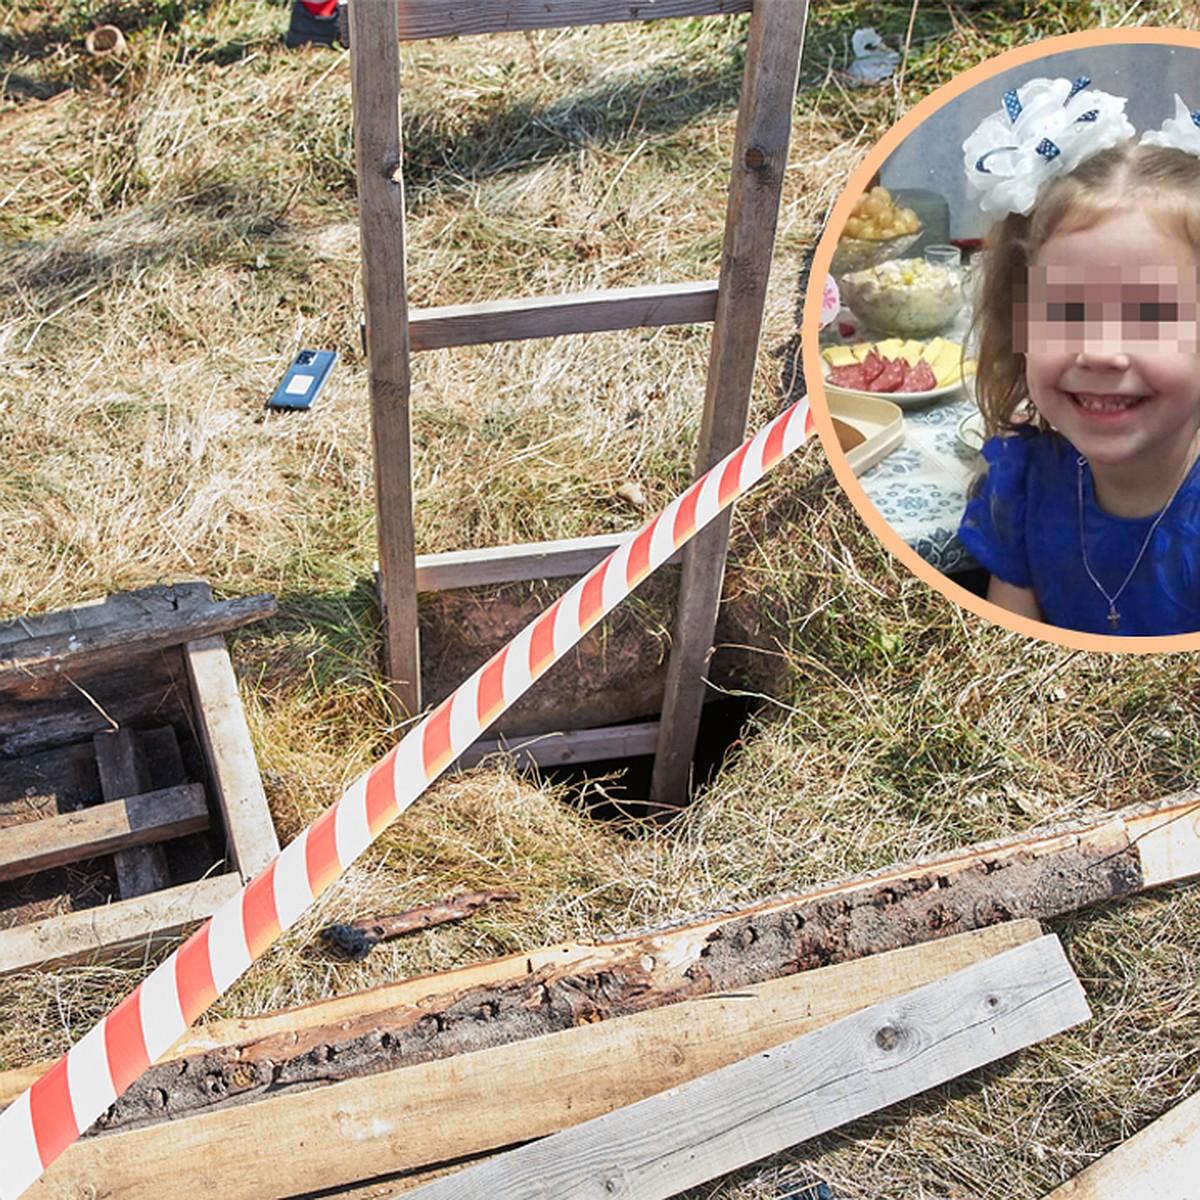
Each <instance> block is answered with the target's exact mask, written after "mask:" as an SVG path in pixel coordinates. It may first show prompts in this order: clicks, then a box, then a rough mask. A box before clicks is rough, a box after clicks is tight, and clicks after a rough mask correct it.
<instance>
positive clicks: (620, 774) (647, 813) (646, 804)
mask: <svg viewBox="0 0 1200 1200" xmlns="http://www.w3.org/2000/svg"><path fill="white" fill-rule="evenodd" d="M761 707H762V702H761V701H760V700H758V699H757V698H752V697H747V696H720V697H718V698H716V699H714V700H710V701H709V702H708V703H707V704H705V705H704V708H703V711H702V712H701V715H700V732H699V735H698V737H697V738H696V751H695V753H694V754H693V756H692V787H691V795H692V796H693V797H694V796H695V795H696V793H697V792H698V791H699V790H700V789H701V788H703V787H704V786H706V785H707V784H708V783H710V782H711V781H712V779H713V777H714V776H715V775H716V773H717V772H718V771H719V770H720V769H721V767H722V766H723V765H724V764H725V763H726V761H727V760H728V759H729V758H730V757H731V756H732V755H733V754H735V753H736V752H737V749H738V748H739V746H740V745H741V743H742V738H743V735H744V732H745V729H746V724H747V722H748V721H749V720H750V718H751V717H752V716H754V715H755V713H757V712H758V710H759V709H760V708H761ZM530 769H531V770H533V769H534V768H530ZM537 770H538V772H539V774H540V775H541V777H542V778H543V779H549V780H551V781H553V782H554V783H556V784H560V785H563V786H564V787H565V788H566V792H567V797H568V800H569V801H570V802H571V803H573V804H575V805H577V806H579V807H580V808H582V809H583V810H584V811H586V812H587V813H588V814H589V815H591V816H593V817H595V818H596V819H597V820H603V821H615V822H618V823H620V822H622V821H629V820H634V821H644V820H653V821H663V820H670V819H671V817H672V816H674V815H677V814H676V813H675V811H674V810H666V811H665V810H664V809H663V807H662V806H661V805H658V804H652V803H651V802H650V780H651V775H652V773H653V770H654V756H653V755H652V754H639V755H635V756H633V757H628V758H606V759H598V760H596V761H594V762H580V763H572V764H570V765H567V766H545V767H541V768H537Z"/></svg>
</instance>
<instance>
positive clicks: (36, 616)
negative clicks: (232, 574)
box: [0, 580, 212, 646]
mask: <svg viewBox="0 0 1200 1200" xmlns="http://www.w3.org/2000/svg"><path fill="white" fill-rule="evenodd" d="M201 589H203V592H202V594H201ZM211 600H212V589H211V588H209V587H208V585H207V584H201V583H200V581H198V580H184V581H180V582H176V583H156V584H154V585H153V586H151V587H144V588H134V589H133V590H132V591H128V592H113V593H112V594H111V595H108V596H97V597H95V598H93V599H91V600H83V601H81V602H80V603H78V604H75V605H72V606H71V607H70V608H57V609H52V610H50V611H48V612H39V613H32V614H29V615H26V616H19V617H11V618H9V619H7V620H4V621H0V645H3V646H8V645H12V644H13V643H16V642H28V641H29V640H30V639H31V638H35V639H36V638H44V637H50V636H51V635H52V634H56V633H76V632H78V631H79V630H80V629H92V628H95V627H96V626H99V625H126V624H128V623H129V622H130V621H137V620H141V618H142V617H145V616H148V615H150V614H153V613H170V612H173V611H175V610H176V609H178V608H186V607H190V606H192V605H193V604H196V603H208V602H210V601H211Z"/></svg>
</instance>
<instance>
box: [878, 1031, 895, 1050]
mask: <svg viewBox="0 0 1200 1200" xmlns="http://www.w3.org/2000/svg"><path fill="white" fill-rule="evenodd" d="M875 1045H877V1046H878V1047H879V1048H880V1050H895V1048H896V1047H897V1046H898V1045H900V1030H898V1029H897V1028H896V1027H895V1026H894V1025H885V1026H884V1027H883V1028H882V1029H877V1030H876V1031H875Z"/></svg>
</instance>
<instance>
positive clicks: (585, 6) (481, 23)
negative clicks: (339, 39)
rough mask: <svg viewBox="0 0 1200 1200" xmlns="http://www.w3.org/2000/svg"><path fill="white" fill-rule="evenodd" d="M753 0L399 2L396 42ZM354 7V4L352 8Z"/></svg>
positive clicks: (699, 12) (740, 9) (692, 10)
mask: <svg viewBox="0 0 1200 1200" xmlns="http://www.w3.org/2000/svg"><path fill="white" fill-rule="evenodd" d="M751 4H752V0H505V2H504V3H503V4H499V3H497V2H496V0H402V3H401V4H400V28H399V32H400V38H401V40H403V41H416V40H418V39H420V38H439V37H461V36H463V35H466V34H474V33H515V32H520V31H523V30H532V29H557V28H562V27H565V26H582V25H606V24H611V23H615V22H618V21H647V20H652V19H655V18H659V17H709V16H721V15H724V14H732V13H744V12H749V11H750V8H751ZM351 8H353V5H351Z"/></svg>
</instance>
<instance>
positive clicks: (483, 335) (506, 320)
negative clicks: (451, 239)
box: [408, 281, 717, 351]
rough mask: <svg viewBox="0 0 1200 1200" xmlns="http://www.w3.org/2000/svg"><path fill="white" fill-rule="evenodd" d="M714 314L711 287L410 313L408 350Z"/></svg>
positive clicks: (692, 320) (691, 320) (655, 288)
mask: <svg viewBox="0 0 1200 1200" xmlns="http://www.w3.org/2000/svg"><path fill="white" fill-rule="evenodd" d="M716 310H717V284H716V282H715V281H713V282H711V283H666V284H655V285H652V286H649V287H635V288H611V289H607V290H604V291H595V292H577V293H575V294H573V295H568V296H544V297H538V298H536V299H531V300H526V299H518V300H496V301H492V302H490V303H487V304H455V305H449V306H447V307H445V308H427V309H424V310H417V311H414V312H410V313H409V315H408V330H409V344H410V347H411V349H412V350H413V351H416V350H437V349H440V348H441V347H444V346H478V345H484V344H487V343H490V342H513V341H520V340H521V339H523V338H543V337H559V336H561V335H563V334H566V333H600V332H602V331H605V330H612V329H636V328H639V327H642V326H652V325H692V324H696V323H699V322H704V321H711V320H713V318H714V316H715V314H716Z"/></svg>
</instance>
